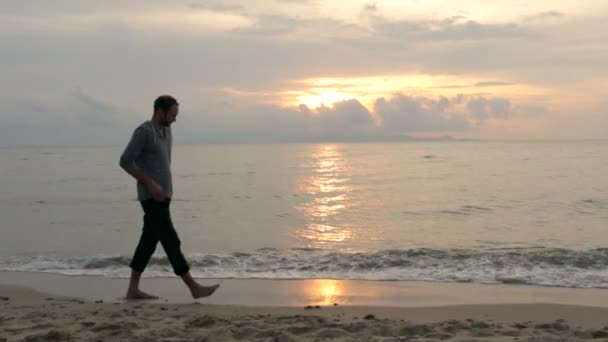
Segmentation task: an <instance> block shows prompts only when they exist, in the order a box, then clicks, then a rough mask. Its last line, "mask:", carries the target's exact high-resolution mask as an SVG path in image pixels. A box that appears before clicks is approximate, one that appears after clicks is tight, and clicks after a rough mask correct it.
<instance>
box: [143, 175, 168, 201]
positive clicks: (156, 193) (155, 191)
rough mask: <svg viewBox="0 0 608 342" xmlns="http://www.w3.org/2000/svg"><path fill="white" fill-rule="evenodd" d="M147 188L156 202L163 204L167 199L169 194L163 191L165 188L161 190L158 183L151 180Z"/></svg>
mask: <svg viewBox="0 0 608 342" xmlns="http://www.w3.org/2000/svg"><path fill="white" fill-rule="evenodd" d="M147 186H148V192H150V195H152V198H154V199H155V200H157V201H159V202H162V201H164V200H166V199H167V197H168V196H167V194H166V193H165V192H164V191H163V188H161V187H160V185H158V183H156V181H154V180H150V181H149V182H148V184H147Z"/></svg>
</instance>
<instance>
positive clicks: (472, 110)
mask: <svg viewBox="0 0 608 342" xmlns="http://www.w3.org/2000/svg"><path fill="white" fill-rule="evenodd" d="M467 109H468V111H469V114H470V115H471V117H472V118H473V119H474V120H475V121H476V122H477V123H478V124H480V123H482V122H483V121H486V120H488V119H491V118H494V119H507V118H508V117H509V113H510V109H511V101H509V100H508V99H504V98H494V99H487V98H485V97H476V98H473V99H471V100H469V101H468V103H467Z"/></svg>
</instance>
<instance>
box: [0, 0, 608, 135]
mask: <svg viewBox="0 0 608 342" xmlns="http://www.w3.org/2000/svg"><path fill="white" fill-rule="evenodd" d="M0 41H1V42H2V54H1V57H0V74H1V75H2V81H3V82H2V90H1V91H0V105H1V106H0V145H2V146H7V145H65V144H67V145H90V144H123V143H126V141H128V139H129V137H130V133H131V132H132V131H133V129H134V128H135V127H136V126H137V125H138V124H140V123H141V122H143V121H145V120H148V119H149V118H150V117H151V114H152V103H153V101H154V99H155V98H156V97H157V96H158V95H161V94H171V95H173V96H175V97H176V98H177V99H178V101H179V102H180V114H179V116H178V119H177V122H176V123H175V124H174V126H173V132H174V137H175V140H176V141H177V142H183V143H258V142H316V141H369V140H384V139H393V138H399V137H403V136H411V137H441V136H446V135H447V136H450V137H454V138H466V139H487V140H518V139H526V140H528V139H606V138H608V99H607V96H606V95H608V1H604V0H578V1H570V0H569V1H563V0H562V1H560V0H551V1H549V0H525V1H524V0H509V1H504V0H500V1H499V0H485V1H478V0H384V1H381V0H378V1H359V0H341V1H325V0H257V1H232V0H207V1H203V0H190V1H179V0H174V1H170V2H169V1H160V0H145V1H143V0H132V1H128V2H125V1H115V0H106V1H87V0H54V1H47V0H3V1H2V2H0Z"/></svg>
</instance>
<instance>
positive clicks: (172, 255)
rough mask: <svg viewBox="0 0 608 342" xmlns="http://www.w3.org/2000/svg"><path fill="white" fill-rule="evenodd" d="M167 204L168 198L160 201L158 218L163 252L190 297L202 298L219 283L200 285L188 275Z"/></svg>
mask: <svg viewBox="0 0 608 342" xmlns="http://www.w3.org/2000/svg"><path fill="white" fill-rule="evenodd" d="M169 206H170V200H167V202H163V203H162V207H163V209H162V210H161V211H160V213H161V214H162V218H159V223H161V224H162V227H161V229H160V231H159V239H160V243H161V245H162V246H163V249H164V250H165V253H167V257H168V259H169V262H170V263H171V266H172V267H173V271H174V272H175V274H176V275H178V276H180V277H181V278H182V280H183V281H184V283H185V284H186V286H188V289H190V293H191V294H192V297H194V298H202V297H207V296H210V295H212V294H213V292H215V290H216V289H217V288H218V287H219V285H212V286H202V285H200V284H199V283H197V282H196V281H195V280H194V279H193V278H192V276H191V275H190V266H189V265H188V262H187V261H186V258H185V257H184V255H183V254H182V251H181V241H180V240H179V237H178V236H177V231H176V230H175V227H173V222H172V220H171V213H170V210H169Z"/></svg>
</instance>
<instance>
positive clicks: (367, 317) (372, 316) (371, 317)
mask: <svg viewBox="0 0 608 342" xmlns="http://www.w3.org/2000/svg"><path fill="white" fill-rule="evenodd" d="M363 319H367V320H370V319H376V316H374V315H372V314H367V315H365V317H363Z"/></svg>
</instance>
